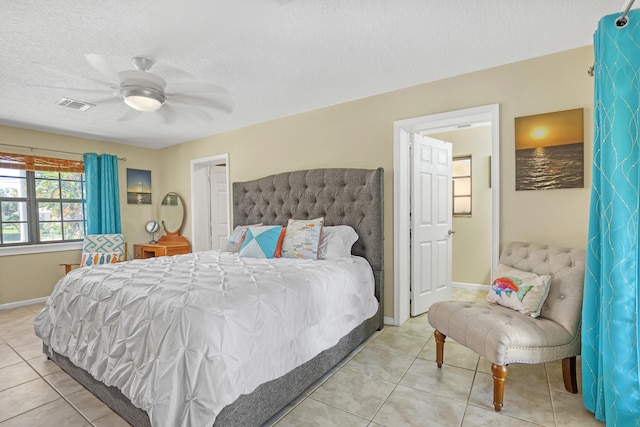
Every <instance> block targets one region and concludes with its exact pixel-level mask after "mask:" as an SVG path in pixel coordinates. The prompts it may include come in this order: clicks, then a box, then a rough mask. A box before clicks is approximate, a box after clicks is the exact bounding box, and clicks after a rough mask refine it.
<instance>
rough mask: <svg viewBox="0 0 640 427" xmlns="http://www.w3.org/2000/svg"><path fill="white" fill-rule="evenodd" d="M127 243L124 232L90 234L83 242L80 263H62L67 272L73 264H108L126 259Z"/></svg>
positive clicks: (87, 265) (81, 265) (86, 265)
mask: <svg viewBox="0 0 640 427" xmlns="http://www.w3.org/2000/svg"><path fill="white" fill-rule="evenodd" d="M127 258H128V254H127V243H126V242H125V240H124V236H123V235H122V234H89V235H87V236H85V238H84V241H83V242H82V258H81V261H80V264H60V265H62V266H64V270H65V274H67V273H69V271H71V268H72V266H74V265H75V266H80V267H89V266H92V265H97V264H107V263H113V262H119V261H126V260H127Z"/></svg>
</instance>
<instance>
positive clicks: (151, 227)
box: [144, 221, 160, 244]
mask: <svg viewBox="0 0 640 427" xmlns="http://www.w3.org/2000/svg"><path fill="white" fill-rule="evenodd" d="M144 228H145V230H147V233H149V234H150V235H151V240H150V241H149V243H151V244H155V243H158V242H157V241H156V233H157V232H158V231H160V224H159V223H158V221H149V222H147V224H146V225H145V226H144Z"/></svg>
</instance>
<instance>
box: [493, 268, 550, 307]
mask: <svg viewBox="0 0 640 427" xmlns="http://www.w3.org/2000/svg"><path fill="white" fill-rule="evenodd" d="M495 276H496V278H495V279H494V280H493V282H492V283H491V289H490V290H489V294H488V295H487V301H488V302H492V303H496V304H500V305H502V306H504V307H508V308H511V309H513V310H516V311H519V312H520V313H523V314H528V315H529V316H531V317H538V316H539V315H540V310H542V305H543V304H544V301H545V300H546V299H547V295H548V294H549V285H550V284H551V276H548V275H542V276H540V275H537V274H536V273H532V272H530V271H522V270H517V269H515V268H511V267H507V266H506V265H504V264H498V268H496V272H495Z"/></svg>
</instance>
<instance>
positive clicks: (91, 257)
mask: <svg viewBox="0 0 640 427" xmlns="http://www.w3.org/2000/svg"><path fill="white" fill-rule="evenodd" d="M116 262H118V253H117V252H83V253H82V260H81V261H80V267H89V266H92V265H99V264H113V263H116Z"/></svg>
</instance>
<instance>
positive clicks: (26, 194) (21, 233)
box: [0, 153, 87, 246]
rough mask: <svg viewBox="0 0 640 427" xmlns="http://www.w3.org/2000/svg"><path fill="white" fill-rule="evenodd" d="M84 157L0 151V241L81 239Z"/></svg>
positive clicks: (26, 242)
mask: <svg viewBox="0 0 640 427" xmlns="http://www.w3.org/2000/svg"><path fill="white" fill-rule="evenodd" d="M85 213H86V204H85V180H84V166H83V164H82V162H76V161H69V160H61V159H50V158H46V157H36V156H22V155H13V154H7V153H0V246H16V245H34V244H45V243H61V242H69V241H78V240H82V238H83V237H84V235H85V233H86V227H87V226H86V220H85V217H86V215H85Z"/></svg>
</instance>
